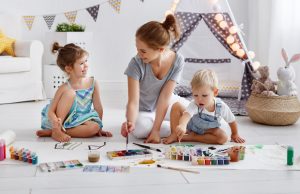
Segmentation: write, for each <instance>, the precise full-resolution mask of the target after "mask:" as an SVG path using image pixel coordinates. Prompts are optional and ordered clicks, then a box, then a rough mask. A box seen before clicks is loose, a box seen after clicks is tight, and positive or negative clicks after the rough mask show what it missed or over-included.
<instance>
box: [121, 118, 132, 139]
mask: <svg viewBox="0 0 300 194" xmlns="http://www.w3.org/2000/svg"><path fill="white" fill-rule="evenodd" d="M134 128H135V126H134V123H132V122H130V121H127V122H124V123H123V124H122V127H121V134H122V136H123V137H127V136H128V134H129V133H131V132H132V131H133V130H134Z"/></svg>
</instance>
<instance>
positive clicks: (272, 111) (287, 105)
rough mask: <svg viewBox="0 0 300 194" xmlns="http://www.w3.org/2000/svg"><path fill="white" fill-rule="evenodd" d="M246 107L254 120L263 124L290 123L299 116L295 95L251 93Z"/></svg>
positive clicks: (299, 104)
mask: <svg viewBox="0 0 300 194" xmlns="http://www.w3.org/2000/svg"><path fill="white" fill-rule="evenodd" d="M246 109H247V111H248V114H249V117H250V118H251V119H252V120H253V121H254V122H257V123H261V124H265V125H291V124H294V123H295V122H296V121H297V120H298V118H299V116H300V102H299V100H298V98H297V96H265V95H261V94H251V96H250V97H249V99H248V101H247V103H246Z"/></svg>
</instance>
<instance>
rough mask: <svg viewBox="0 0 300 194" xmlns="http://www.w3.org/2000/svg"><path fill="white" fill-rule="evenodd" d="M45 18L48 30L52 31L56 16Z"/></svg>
mask: <svg viewBox="0 0 300 194" xmlns="http://www.w3.org/2000/svg"><path fill="white" fill-rule="evenodd" d="M43 18H44V20H45V22H46V24H47V26H48V29H49V30H50V29H51V27H52V25H53V22H54V19H55V15H44V16H43Z"/></svg>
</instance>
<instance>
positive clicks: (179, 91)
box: [174, 80, 240, 98]
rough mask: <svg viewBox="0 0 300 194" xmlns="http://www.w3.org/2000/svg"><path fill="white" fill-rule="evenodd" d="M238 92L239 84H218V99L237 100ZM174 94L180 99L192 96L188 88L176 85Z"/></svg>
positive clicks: (223, 82)
mask: <svg viewBox="0 0 300 194" xmlns="http://www.w3.org/2000/svg"><path fill="white" fill-rule="evenodd" d="M239 91H240V82H238V81H233V80H222V81H220V82H219V94H218V96H219V97H231V98H237V97H238V96H239ZM174 94H176V95H178V96H181V97H189V96H191V95H192V89H191V87H190V86H185V85H177V86H176V87H175V89H174Z"/></svg>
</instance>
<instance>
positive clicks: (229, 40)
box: [226, 35, 234, 44]
mask: <svg viewBox="0 0 300 194" xmlns="http://www.w3.org/2000/svg"><path fill="white" fill-rule="evenodd" d="M226 42H227V44H232V43H234V37H233V36H231V35H229V36H228V37H227V38H226Z"/></svg>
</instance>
